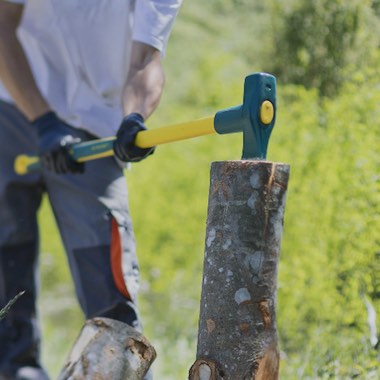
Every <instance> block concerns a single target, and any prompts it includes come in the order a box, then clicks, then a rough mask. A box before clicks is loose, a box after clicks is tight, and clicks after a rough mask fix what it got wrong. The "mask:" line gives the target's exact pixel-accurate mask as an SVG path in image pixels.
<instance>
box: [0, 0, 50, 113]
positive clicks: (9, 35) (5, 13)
mask: <svg viewBox="0 0 380 380" xmlns="http://www.w3.org/2000/svg"><path fill="white" fill-rule="evenodd" d="M0 13H1V17H0V18H1V19H0V79H1V81H2V82H3V84H4V85H5V87H6V88H7V90H8V92H9V93H10V95H11V96H12V98H13V100H14V101H15V103H16V105H17V107H18V108H19V109H20V110H21V112H23V113H24V115H25V116H26V117H27V118H28V119H29V120H34V119H36V118H37V117H38V116H40V115H42V114H43V113H45V112H46V111H48V110H49V109H50V107H49V105H48V103H47V102H46V101H45V99H44V98H43V96H42V95H41V93H40V91H39V89H38V87H37V85H36V82H35V80H34V78H33V74H32V72H31V69H30V66H29V63H28V61H27V58H26V56H25V53H24V51H23V49H22V46H21V44H20V42H19V40H18V38H17V36H16V29H17V25H18V22H19V20H20V17H21V14H22V6H20V5H16V4H11V3H6V2H3V1H0Z"/></svg>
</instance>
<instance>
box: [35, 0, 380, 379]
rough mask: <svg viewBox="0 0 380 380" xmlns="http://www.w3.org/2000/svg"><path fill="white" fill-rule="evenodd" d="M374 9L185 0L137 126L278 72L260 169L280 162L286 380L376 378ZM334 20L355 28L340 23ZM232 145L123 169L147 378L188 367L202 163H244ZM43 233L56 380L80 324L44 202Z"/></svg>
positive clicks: (228, 101)
mask: <svg viewBox="0 0 380 380" xmlns="http://www.w3.org/2000/svg"><path fill="white" fill-rule="evenodd" d="M325 3H326V4H325ZM307 4H309V6H307ZM378 4H379V2H378V1H353V0H352V1H351V0H350V1H339V0H335V1H322V0H317V1H313V2H310V1H307V0H293V1H280V0H271V1H268V2H265V4H264V2H259V1H256V0H224V1H223V0H208V1H207V2H205V1H203V2H200V1H196V0H191V1H185V2H184V5H183V8H182V10H181V12H180V15H179V17H178V20H177V23H176V25H175V28H174V31H173V34H172V37H171V41H170V44H169V48H168V52H167V59H166V61H165V65H166V72H167V85H166V92H165V93H164V96H163V99H162V102H161V105H160V108H159V110H158V111H157V113H156V114H155V115H154V116H153V117H152V118H151V119H150V120H149V123H148V125H149V126H150V127H151V128H155V127H159V126H162V125H166V124H170V123H174V122H180V121H188V120H193V119H196V118H200V117H204V116H210V115H212V114H213V113H214V112H216V111H217V110H219V109H223V108H226V107H230V106H233V105H237V104H240V103H241V102H242V92H243V80H244V77H245V76H246V75H248V74H250V73H252V72H255V71H266V72H272V73H274V74H275V75H276V76H277V81H278V90H277V91H278V119H277V123H276V127H275V129H274V131H273V134H272V137H271V141H270V144H269V151H268V159H269V160H272V161H278V162H286V163H289V164H290V165H291V178H290V183H289V190H288V198H287V206H286V212H285V225H284V234H283V242H282V250H281V260H280V270H279V289H278V306H277V308H278V329H279V337H280V348H281V352H282V361H281V378H282V379H286V380H288V379H353V378H358V379H377V378H379V377H380V371H379V357H378V353H377V352H376V351H375V350H374V349H373V348H371V346H370V344H369V329H368V324H367V312H366V308H365V303H364V297H367V299H369V300H371V302H372V303H373V305H374V306H375V308H376V310H377V312H378V313H380V275H379V273H380V237H379V233H378V230H379V226H380V220H379V219H380V216H379V215H380V153H379V146H380V121H379V120H380V107H379V104H380V72H379V71H380V69H379V67H380V56H379V44H378V40H377V39H376V28H377V26H376V25H377V24H376V23H375V22H369V21H368V20H369V19H370V20H375V21H376V20H377V22H378V21H379V20H378V17H379V10H378V9H379V5H378ZM324 5H328V6H324ZM310 9H311V10H310ZM300 10H301V11H300ZM342 12H343V13H342ZM344 12H348V13H349V14H350V15H351V16H350V17H351V18H349V19H347V18H345V17H336V15H345V14H346V13H344ZM350 12H351V13H350ZM313 13H314V14H315V15H317V16H318V17H317V19H316V18H313V17H312V16H313ZM321 14H322V15H323V17H324V18H323V17H322V16H321ZM329 15H330V16H331V17H333V16H334V17H333V18H332V19H329V18H328V16H329ZM355 15H356V16H355ZM321 17H322V18H321ZM326 17H327V18H326ZM355 17H356V18H355ZM334 19H336V20H337V21H338V22H340V23H341V24H339V25H340V26H339V25H336V24H334ZM294 20H298V21H297V24H294ZM307 20H309V21H307ZM321 20H327V21H326V23H324V22H322V21H321ZM350 20H351V21H350ZM291 22H293V24H291ZM330 23H332V24H331V25H332V26H331V25H330ZM326 25H327V26H326ZM296 26H297V27H298V29H297V28H296ZM326 28H327V29H326ZM297 33H299V34H301V33H304V35H303V36H302V38H298V39H297V38H295V35H297ZM332 33H333V34H332ZM340 33H341V34H340ZM369 35H371V36H373V38H370V39H368V38H365V36H369ZM340 38H343V39H340ZM326 41H330V42H331V47H329V46H330V45H328V44H330V42H326ZM339 41H345V42H342V43H341V44H339ZM357 41H360V49H358V48H357V46H358V45H357V44H356V43H357ZM327 45H328V46H327ZM338 45H339V47H340V48H341V49H337V48H336V46H338ZM329 49H330V50H329ZM331 49H332V50H331ZM329 52H330V54H329ZM364 52H365V54H364ZM332 53H334V54H332ZM339 55H340V58H339ZM316 57H317V58H318V59H319V60H320V61H319V63H318V62H314V61H315V60H317V58H316ZM323 57H325V58H331V59H332V62H327V61H326V59H324V58H323ZM310 60H311V61H312V62H313V63H316V65H312V67H311V65H310V62H311V61H310ZM311 69H312V70H311ZM323 83H324V84H323ZM241 147H242V141H241V136H240V135H238V134H237V135H228V136H217V135H215V136H208V137H202V138H199V139H193V140H188V141H185V142H178V143H173V144H168V145H166V146H161V147H159V148H158V149H157V151H156V153H155V154H154V156H153V157H152V158H149V159H148V160H146V161H144V162H142V163H139V164H137V165H135V166H133V168H132V170H130V171H127V172H126V179H127V181H128V184H129V190H130V206H131V211H132V216H133V219H134V225H135V232H136V237H137V244H138V252H139V258H140V266H141V272H142V288H141V293H140V301H139V302H140V309H141V313H142V316H143V320H144V322H145V333H146V336H147V337H148V338H149V339H150V340H151V341H152V343H153V344H154V346H155V347H156V349H157V351H158V359H157V360H156V362H155V364H154V368H155V372H156V378H157V379H160V380H161V379H165V380H171V379H173V380H179V379H186V378H187V371H188V368H189V367H190V366H191V364H192V363H193V361H194V357H195V353H196V339H197V320H198V312H199V299H200V290H201V288H200V286H201V276H202V265H203V245H204V237H205V222H206V216H207V215H206V212H207V199H208V186H209V183H208V181H209V167H210V163H211V162H212V161H218V160H231V159H239V158H240V154H241ZM40 221H41V232H42V247H41V251H42V254H41V274H42V288H41V297H40V304H41V305H40V306H41V318H42V322H43V327H44V329H43V333H44V351H43V357H44V361H45V363H46V365H47V367H48V369H49V370H50V372H51V374H52V375H53V377H54V376H56V375H57V373H58V371H59V369H60V368H61V366H62V363H63V361H64V359H65V356H66V354H67V353H68V351H69V349H70V347H71V345H72V343H73V341H74V339H75V337H76V336H77V335H78V333H79V330H80V328H81V325H82V323H83V319H82V316H81V313H80V311H79V307H78V305H77V303H76V300H75V297H74V295H73V289H72V284H71V280H70V275H69V273H68V270H67V264H66V259H65V256H64V253H63V249H62V245H61V242H60V239H59V236H58V234H57V231H56V227H55V224H54V220H53V217H52V214H51V211H50V208H49V205H48V203H47V201H45V202H44V204H43V207H42V209H41V212H40ZM378 327H380V326H379V321H378Z"/></svg>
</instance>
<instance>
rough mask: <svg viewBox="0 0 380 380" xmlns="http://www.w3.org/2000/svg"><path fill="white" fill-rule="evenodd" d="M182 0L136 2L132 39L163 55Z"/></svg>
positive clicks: (145, 0) (141, 0) (143, 0)
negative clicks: (153, 48) (151, 47)
mask: <svg viewBox="0 0 380 380" xmlns="http://www.w3.org/2000/svg"><path fill="white" fill-rule="evenodd" d="M181 4H182V0H138V1H136V3H135V12H134V23H133V34H132V39H133V40H134V41H139V42H143V43H145V44H147V45H150V46H153V47H155V48H156V49H158V50H159V51H161V53H162V55H165V50H166V44H167V42H168V39H169V35H170V32H171V30H172V27H173V23H174V20H175V18H176V16H177V14H178V11H179V8H180V6H181Z"/></svg>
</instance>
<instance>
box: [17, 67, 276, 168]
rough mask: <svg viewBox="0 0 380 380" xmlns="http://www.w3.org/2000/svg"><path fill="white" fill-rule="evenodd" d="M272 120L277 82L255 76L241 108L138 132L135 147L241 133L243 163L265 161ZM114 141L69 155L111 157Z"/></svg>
mask: <svg viewBox="0 0 380 380" xmlns="http://www.w3.org/2000/svg"><path fill="white" fill-rule="evenodd" d="M275 119H276V79H275V77H274V76H273V75H270V74H267V73H254V74H251V75H248V76H247V77H246V78H245V82H244V96H243V104H241V105H239V106H236V107H231V108H227V109H224V110H221V111H218V112H217V113H216V114H215V115H214V116H211V117H206V118H203V119H198V120H193V121H189V122H185V123H179V124H174V125H169V126H165V127H161V128H156V129H151V130H148V131H142V132H139V133H138V134H137V136H136V140H135V144H136V145H137V146H138V147H140V148H148V147H151V146H156V145H160V144H165V143H168V142H173V141H180V140H185V139H189V138H192V137H198V136H203V135H208V134H212V133H218V134H228V133H235V132H243V153H242V159H243V160H249V159H265V158H266V153H267V147H268V141H269V137H270V134H271V132H272V129H273V127H274V123H275ZM114 140H115V137H108V138H104V139H99V140H93V141H88V142H84V143H79V144H75V145H73V146H72V148H71V151H70V153H71V155H72V156H73V158H74V159H75V160H76V161H78V162H85V161H90V160H94V159H97V158H102V157H108V156H112V155H113V148H112V145H113V141H114ZM14 169H15V172H16V173H17V174H20V175H22V174H26V173H28V172H30V171H34V170H36V169H39V158H38V157H36V156H26V155H20V156H18V157H17V158H16V160H15V165H14Z"/></svg>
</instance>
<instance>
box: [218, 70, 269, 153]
mask: <svg viewBox="0 0 380 380" xmlns="http://www.w3.org/2000/svg"><path fill="white" fill-rule="evenodd" d="M275 119H276V79H275V77H274V76H273V75H270V74H267V73H255V74H251V75H249V76H247V77H246V78H245V82H244V97H243V104H242V105H240V106H237V107H232V108H228V109H225V110H222V111H219V112H217V113H216V115H215V120H214V127H215V130H216V132H217V133H220V134H225V133H234V132H243V154H242V159H265V158H266V154H267V148H268V141H269V137H270V134H271V132H272V129H273V127H274V123H275Z"/></svg>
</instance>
